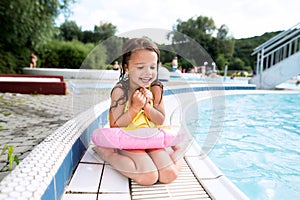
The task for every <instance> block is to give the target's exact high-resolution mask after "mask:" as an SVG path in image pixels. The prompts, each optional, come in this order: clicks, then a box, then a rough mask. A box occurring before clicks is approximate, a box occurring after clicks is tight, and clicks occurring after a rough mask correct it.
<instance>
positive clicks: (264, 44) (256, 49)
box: [251, 22, 300, 55]
mask: <svg viewBox="0 0 300 200" xmlns="http://www.w3.org/2000/svg"><path fill="white" fill-rule="evenodd" d="M299 28H300V22H299V23H297V24H296V25H294V26H293V27H291V28H289V29H287V30H285V31H283V32H281V33H279V34H278V35H276V36H274V37H272V38H271V39H270V40H268V41H266V42H264V43H262V44H261V45H259V46H258V47H256V48H255V49H254V50H253V53H252V54H251V55H254V54H256V53H257V52H259V51H260V50H261V49H263V48H264V47H266V46H268V45H269V44H272V43H274V41H277V40H279V39H280V38H282V36H285V35H288V34H289V33H290V32H292V31H293V30H295V29H299Z"/></svg>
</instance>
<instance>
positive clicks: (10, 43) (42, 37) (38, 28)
mask: <svg viewBox="0 0 300 200" xmlns="http://www.w3.org/2000/svg"><path fill="white" fill-rule="evenodd" d="M70 2H73V0H63V1H60V0H45V1H39V0H2V1H1V4H0V18H1V32H0V36H1V37H0V44H1V46H2V48H4V49H8V50H12V49H14V48H16V47H17V48H20V47H23V46H26V47H29V48H33V49H34V48H36V47H38V46H39V45H40V44H44V43H45V41H47V40H48V39H49V38H51V36H52V35H53V33H54V30H55V29H54V26H53V24H54V20H55V18H56V17H57V16H58V15H59V14H60V13H62V12H66V11H67V10H68V6H69V3H70Z"/></svg>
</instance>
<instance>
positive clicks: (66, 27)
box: [59, 20, 82, 41]
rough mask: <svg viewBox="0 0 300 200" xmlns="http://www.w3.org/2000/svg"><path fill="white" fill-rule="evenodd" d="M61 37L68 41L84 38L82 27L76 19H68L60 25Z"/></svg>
mask: <svg viewBox="0 0 300 200" xmlns="http://www.w3.org/2000/svg"><path fill="white" fill-rule="evenodd" d="M59 30H60V34H59V36H60V37H61V39H63V40H66V41H72V40H80V39H81V38H82V31H81V28H80V27H78V26H77V24H76V22H75V21H68V20H66V21H65V22H64V23H63V24H61V25H60V27H59Z"/></svg>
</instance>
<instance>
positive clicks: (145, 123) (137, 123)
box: [124, 101, 155, 128]
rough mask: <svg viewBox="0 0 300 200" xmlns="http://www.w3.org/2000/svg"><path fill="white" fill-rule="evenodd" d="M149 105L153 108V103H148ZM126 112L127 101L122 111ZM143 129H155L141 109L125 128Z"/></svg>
mask: <svg viewBox="0 0 300 200" xmlns="http://www.w3.org/2000/svg"><path fill="white" fill-rule="evenodd" d="M150 104H151V105H152V106H153V101H150ZM127 110H128V101H127V102H126V105H125V109H124V111H127ZM145 127H155V124H154V123H153V122H151V121H150V120H149V119H148V118H147V116H146V114H145V111H144V110H143V109H141V110H140V111H139V112H138V113H137V114H136V115H135V117H134V118H133V119H132V122H131V123H130V124H129V125H128V126H127V128H145Z"/></svg>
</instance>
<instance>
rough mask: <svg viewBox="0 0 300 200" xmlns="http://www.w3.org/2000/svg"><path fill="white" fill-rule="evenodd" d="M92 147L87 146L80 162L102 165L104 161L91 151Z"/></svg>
mask: <svg viewBox="0 0 300 200" xmlns="http://www.w3.org/2000/svg"><path fill="white" fill-rule="evenodd" d="M92 147H93V146H91V145H90V146H89V148H88V149H87V151H86V152H85V154H84V156H83V157H82V159H81V161H80V162H88V163H102V164H104V161H103V160H102V159H101V158H100V156H99V155H98V154H97V153H96V152H95V151H94V150H93V149H92Z"/></svg>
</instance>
